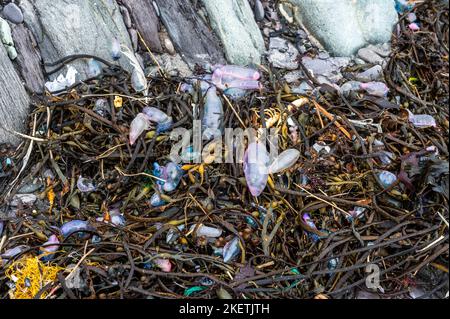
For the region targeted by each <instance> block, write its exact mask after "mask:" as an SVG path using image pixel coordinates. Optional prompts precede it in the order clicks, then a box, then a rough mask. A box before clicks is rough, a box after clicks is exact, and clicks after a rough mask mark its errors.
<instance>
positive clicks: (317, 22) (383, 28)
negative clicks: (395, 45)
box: [289, 0, 398, 56]
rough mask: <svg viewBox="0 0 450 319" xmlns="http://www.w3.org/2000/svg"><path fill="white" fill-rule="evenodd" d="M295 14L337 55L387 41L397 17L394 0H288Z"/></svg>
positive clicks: (351, 52) (347, 53) (349, 53)
mask: <svg viewBox="0 0 450 319" xmlns="http://www.w3.org/2000/svg"><path fill="white" fill-rule="evenodd" d="M289 1H290V2H291V3H292V4H294V5H295V6H297V10H296V15H297V18H298V19H299V20H300V21H302V23H303V24H304V25H305V27H306V28H307V29H308V31H309V32H311V33H312V35H313V36H314V37H315V38H317V39H318V40H319V41H320V42H321V43H322V45H323V46H324V47H325V48H326V49H327V50H328V51H329V52H330V53H332V54H334V55H336V56H350V55H353V54H355V53H356V52H357V51H358V49H360V48H362V47H364V46H367V45H368V44H378V43H384V42H388V41H390V39H391V35H392V30H393V27H394V25H395V24H396V23H397V21H398V15H397V11H396V10H395V2H394V1H393V0H376V1H373V0H358V1H354V0H339V1H330V0H289Z"/></svg>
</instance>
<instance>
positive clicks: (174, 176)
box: [153, 162, 184, 192]
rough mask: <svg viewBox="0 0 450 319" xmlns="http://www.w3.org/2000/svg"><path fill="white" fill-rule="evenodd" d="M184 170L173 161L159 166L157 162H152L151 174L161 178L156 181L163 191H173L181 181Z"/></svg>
mask: <svg viewBox="0 0 450 319" xmlns="http://www.w3.org/2000/svg"><path fill="white" fill-rule="evenodd" d="M183 174H184V171H183V170H182V169H181V167H180V166H179V165H177V164H175V163H173V162H170V163H168V164H167V165H166V166H161V165H159V164H158V163H153V175H154V176H156V177H158V178H160V179H162V180H159V181H157V184H158V185H159V186H160V188H161V189H162V190H163V191H165V192H172V191H174V190H175V189H176V188H177V187H178V185H179V184H180V182H181V178H182V177H183Z"/></svg>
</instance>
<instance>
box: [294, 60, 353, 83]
mask: <svg viewBox="0 0 450 319" xmlns="http://www.w3.org/2000/svg"><path fill="white" fill-rule="evenodd" d="M302 61H303V65H304V66H305V67H306V68H307V69H308V70H309V71H310V72H312V73H313V75H314V76H316V77H317V76H319V75H321V76H324V77H326V78H328V80H330V81H331V82H337V81H339V80H340V79H342V74H341V73H340V70H341V68H343V67H345V66H347V65H348V63H349V62H350V59H349V58H344V57H338V58H329V59H325V60H322V59H312V58H310V57H304V58H303V60H302Z"/></svg>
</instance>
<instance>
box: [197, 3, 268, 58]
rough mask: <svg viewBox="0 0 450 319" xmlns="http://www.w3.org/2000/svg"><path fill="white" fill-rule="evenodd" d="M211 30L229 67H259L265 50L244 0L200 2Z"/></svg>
mask: <svg viewBox="0 0 450 319" xmlns="http://www.w3.org/2000/svg"><path fill="white" fill-rule="evenodd" d="M202 2H203V5H204V6H205V9H206V11H207V12H208V17H209V20H210V23H211V27H212V29H213V30H214V31H215V32H216V34H217V35H218V36H219V38H220V39H221V40H222V44H223V46H224V49H225V53H226V57H227V59H228V61H229V62H230V63H232V64H237V65H249V64H260V63H261V55H262V54H263V53H264V51H265V45H264V40H263V37H262V35H261V31H260V30H259V28H258V25H257V24H256V22H255V18H254V16H253V12H252V9H251V7H250V5H249V3H248V1H247V0H227V1H222V0H202Z"/></svg>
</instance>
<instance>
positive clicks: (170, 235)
mask: <svg viewBox="0 0 450 319" xmlns="http://www.w3.org/2000/svg"><path fill="white" fill-rule="evenodd" d="M185 227H186V226H185V225H184V224H183V225H180V226H178V227H177V229H178V231H177V230H175V229H173V228H171V229H169V231H168V232H167V236H166V243H168V244H170V243H173V242H174V241H175V240H177V239H178V237H179V236H180V232H181V231H183V230H184V228H185Z"/></svg>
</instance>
